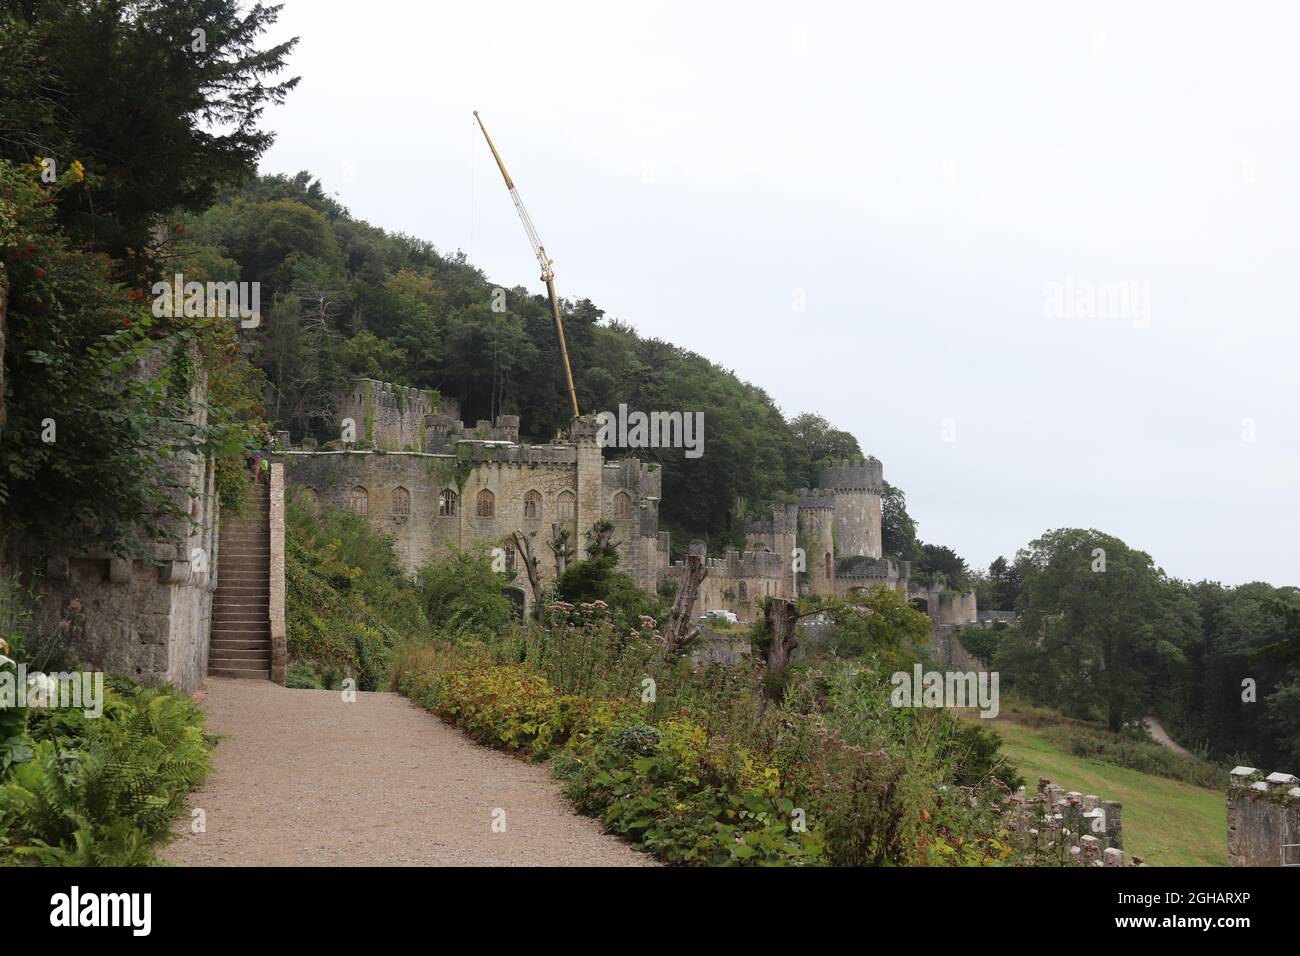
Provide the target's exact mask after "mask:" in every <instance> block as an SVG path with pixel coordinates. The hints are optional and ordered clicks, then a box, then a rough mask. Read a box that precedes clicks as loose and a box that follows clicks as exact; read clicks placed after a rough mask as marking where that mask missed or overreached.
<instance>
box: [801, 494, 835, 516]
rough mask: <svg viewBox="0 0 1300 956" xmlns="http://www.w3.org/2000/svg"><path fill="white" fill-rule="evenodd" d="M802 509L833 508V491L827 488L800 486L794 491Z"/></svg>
mask: <svg viewBox="0 0 1300 956" xmlns="http://www.w3.org/2000/svg"><path fill="white" fill-rule="evenodd" d="M794 494H795V497H796V498H797V499H798V501H799V508H800V509H801V510H804V511H814V510H831V511H833V510H834V509H835V492H834V491H832V490H830V489H828V488H800V489H799V490H798V491H796V492H795V493H794Z"/></svg>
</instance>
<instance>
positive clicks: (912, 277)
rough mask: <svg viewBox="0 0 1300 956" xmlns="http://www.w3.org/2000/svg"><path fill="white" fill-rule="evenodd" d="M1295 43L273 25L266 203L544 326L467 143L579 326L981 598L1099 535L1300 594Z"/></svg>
mask: <svg viewBox="0 0 1300 956" xmlns="http://www.w3.org/2000/svg"><path fill="white" fill-rule="evenodd" d="M1298 30H1300V13H1297V8H1296V7H1295V5H1294V4H1287V3H1226V2H1225V3H1218V4H1213V5H1211V4H1195V3H1183V2H1179V3H1173V2H1170V3H1149V4H1134V3H1131V2H1119V3H1108V2H1096V0H1089V2H1087V3H1083V2H1077V3H1072V4H1054V3H1044V2H1041V0H1040V2H1027V3H996V2H981V3H979V4H972V3H951V4H947V3H944V4H938V3H935V4H926V3H906V4H903V3H894V2H891V3H878V2H872V3H866V4H863V3H852V4H850V3H842V4H834V5H822V4H818V3H810V2H800V3H788V2H787V3H784V4H779V5H765V4H757V3H752V2H751V3H746V4H736V5H727V6H726V7H725V8H724V7H723V6H722V5H721V4H716V5H715V4H705V3H699V2H695V3H684V4H680V5H676V4H663V3H656V4H640V5H636V6H631V5H627V4H614V3H609V2H602V3H592V4H574V3H566V2H559V0H555V2H548V3H536V2H533V3H499V2H494V3H463V2H462V3H454V4H449V3H443V2H397V0H369V2H367V3H365V4H361V5H358V4H356V3H354V2H342V0H287V2H286V4H285V8H284V11H283V13H282V15H281V20H280V23H279V25H278V26H277V29H276V35H275V39H279V38H282V37H285V36H291V35H296V36H299V37H301V42H300V44H299V47H298V49H297V51H296V53H295V54H294V56H293V58H292V60H291V69H292V70H293V72H294V73H296V74H301V76H302V77H303V79H302V83H301V84H300V86H299V87H298V89H297V90H296V91H294V92H293V93H292V94H291V95H290V98H289V101H288V103H287V104H286V105H285V106H283V107H279V108H273V109H270V110H268V112H267V114H266V117H265V125H266V126H267V127H268V128H271V129H273V130H275V131H276V132H277V135H278V139H277V142H276V144H275V145H274V146H273V147H272V148H271V149H270V150H269V151H268V152H267V153H266V154H265V156H264V158H263V162H262V170H263V171H264V172H285V173H292V172H294V171H297V170H299V169H309V170H311V171H312V172H313V173H315V174H316V175H317V176H319V177H320V178H321V180H322V181H323V183H324V184H325V187H326V188H327V189H328V190H329V191H330V192H334V193H337V195H338V196H339V198H340V199H341V200H342V201H343V202H344V204H345V205H347V206H348V207H349V208H350V209H351V210H352V212H353V214H354V215H356V216H358V217H360V218H363V219H366V220H369V221H370V222H372V223H374V224H376V225H380V226H383V227H384V228H386V229H389V230H402V231H406V232H409V233H412V234H414V235H417V236H419V237H421V238H424V239H427V240H430V241H432V242H433V243H434V244H435V245H436V246H437V247H438V248H439V250H441V251H443V252H445V253H450V252H455V250H457V249H463V250H464V251H465V252H466V253H468V254H469V256H470V259H471V261H472V262H474V263H475V264H476V265H478V266H479V267H481V268H482V269H483V270H484V271H485V272H486V274H487V275H488V276H489V277H490V278H491V279H493V280H495V281H497V282H500V283H502V284H503V285H510V286H513V285H524V286H527V287H528V288H530V289H533V290H535V291H537V292H541V291H542V290H543V287H542V285H541V283H540V282H539V281H538V277H537V265H536V261H535V260H534V259H533V257H532V255H531V252H530V250H529V247H528V244H527V240H526V238H525V236H524V233H523V231H522V228H521V227H520V224H519V222H518V220H517V218H516V217H515V213H514V209H513V207H512V206H511V204H510V201H509V198H508V195H507V194H506V192H505V189H504V187H503V185H502V183H501V180H500V177H499V174H498V173H497V171H496V169H495V167H494V166H493V165H492V160H491V156H490V154H489V153H488V152H487V148H486V146H485V144H484V143H483V141H482V137H481V135H480V134H479V133H478V131H477V128H476V127H475V126H474V125H473V118H472V111H473V110H475V109H477V110H479V111H480V112H481V113H482V115H483V118H484V120H485V122H486V123H487V124H488V130H489V131H490V132H491V133H492V136H493V138H494V139H495V141H496V143H497V146H498V148H499V149H500V150H501V151H502V153H503V156H504V158H505V160H506V163H507V166H508V167H509V169H510V172H511V175H512V176H513V177H514V179H515V182H516V185H517V186H518V188H519V190H520V193H521V194H522V196H523V199H524V202H525V203H526V204H527V206H528V209H529V212H530V213H531V214H532V217H533V219H534V221H535V222H536V224H537V227H538V230H539V231H540V233H541V236H542V240H543V242H544V243H545V244H546V247H547V250H548V252H550V254H551V255H552V256H553V257H554V259H555V271H556V277H557V278H556V281H557V284H558V287H559V290H560V294H561V295H563V296H566V297H569V298H579V297H588V298H590V299H592V300H593V301H594V302H595V303H596V304H597V305H598V306H600V307H601V308H603V309H605V311H606V313H607V315H608V316H611V317H617V318H619V319H621V320H623V321H625V322H628V323H630V324H631V325H633V326H635V327H636V328H637V329H638V330H639V331H640V332H641V333H642V334H644V335H648V336H657V337H660V338H663V339H667V340H669V341H672V342H674V343H677V344H679V345H682V346H685V347H687V348H690V349H693V350H695V351H697V352H700V353H702V354H704V355H706V356H708V357H709V358H710V359H712V360H714V361H716V362H719V363H720V364H722V365H724V366H726V367H728V368H731V369H734V370H735V371H736V373H737V374H738V375H740V376H741V377H742V378H744V379H747V380H749V381H752V382H754V383H756V384H758V385H761V386H762V387H763V388H765V389H766V390H767V391H768V392H769V394H771V395H772V396H773V397H774V399H775V400H776V402H777V403H778V404H779V405H780V407H781V409H782V410H783V411H784V412H785V413H786V414H787V415H794V414H798V413H800V412H804V411H815V412H818V413H820V414H822V415H824V416H826V417H827V418H828V419H830V420H831V421H832V422H833V423H834V424H835V425H836V426H838V427H840V428H844V429H847V430H849V431H851V432H852V433H853V434H854V435H856V436H857V438H858V440H859V441H860V442H861V444H862V447H863V450H864V451H866V452H867V453H869V454H874V455H876V456H877V457H878V458H880V459H881V460H882V461H883V462H884V469H885V477H886V478H887V479H888V480H889V481H891V482H893V483H894V484H896V485H899V486H900V487H902V488H903V489H904V490H905V491H906V493H907V499H908V509H909V511H910V512H911V514H912V515H913V517H915V518H916V519H917V521H918V522H919V525H920V529H919V530H920V534H921V537H922V538H923V539H925V540H927V541H933V542H938V543H943V544H948V545H950V546H952V547H954V548H956V549H957V551H958V552H959V553H961V554H962V555H963V556H964V557H966V559H967V561H968V562H969V563H970V564H971V565H972V566H973V567H983V566H986V565H987V564H988V562H989V561H991V560H992V559H993V558H995V557H997V556H998V555H999V554H1005V555H1007V556H1008V557H1009V556H1011V555H1012V554H1013V553H1014V552H1015V550H1016V549H1017V548H1018V547H1021V546H1023V545H1024V544H1025V543H1026V542H1027V541H1029V540H1030V539H1032V538H1034V537H1035V536H1037V535H1038V534H1039V533H1041V532H1042V531H1043V530H1045V529H1047V528H1052V527H1063V526H1078V527H1096V528H1100V529H1102V530H1104V531H1107V532H1109V533H1112V534H1115V535H1118V536H1119V537H1121V538H1123V539H1124V540H1125V541H1127V542H1128V543H1129V544H1130V545H1133V546H1135V547H1139V548H1141V549H1143V550H1146V551H1148V552H1149V553H1151V554H1152V556H1153V557H1154V558H1155V560H1156V563H1157V564H1159V565H1161V566H1162V567H1164V568H1165V569H1166V570H1167V571H1169V572H1170V573H1171V574H1174V575H1176V576H1179V577H1184V578H1193V579H1200V578H1210V579H1214V580H1220V581H1223V582H1225V583H1230V584H1237V583H1242V582H1245V581H1250V580H1268V581H1271V582H1273V583H1274V584H1300V555H1298V552H1297V543H1298V542H1300V510H1298V509H1297V507H1296V504H1297V493H1296V492H1297V478H1298V477H1300V391H1298V389H1297V366H1298V365H1300V348H1297V346H1300V321H1298V320H1300V267H1298V266H1300V187H1298V186H1297V174H1298V173H1300V111H1298V107H1297V93H1300V58H1298V57H1297V56H1296V49H1295V38H1296V36H1297V35H1298ZM1093 293H1097V294H1098V295H1097V296H1096V297H1094V296H1093ZM1105 293H1113V295H1110V296H1107V295H1106V294H1105ZM1119 293H1128V294H1127V295H1120V294H1119ZM801 306H802V311H800V307H801ZM704 411H705V412H706V421H705V425H706V429H705V441H706V444H705V452H706V453H707V448H708V445H707V437H708V431H707V409H706V410H704Z"/></svg>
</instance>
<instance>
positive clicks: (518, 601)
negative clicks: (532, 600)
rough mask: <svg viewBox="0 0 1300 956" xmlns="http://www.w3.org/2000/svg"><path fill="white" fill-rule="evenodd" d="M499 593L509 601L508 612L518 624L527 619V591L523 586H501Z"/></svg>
mask: <svg viewBox="0 0 1300 956" xmlns="http://www.w3.org/2000/svg"><path fill="white" fill-rule="evenodd" d="M501 593H502V594H504V595H505V597H506V600H507V601H509V602H510V613H511V614H513V615H514V617H515V620H516V621H518V622H519V623H520V624H522V623H524V621H526V620H528V592H527V591H525V590H524V589H523V588H516V587H507V588H502V589H501Z"/></svg>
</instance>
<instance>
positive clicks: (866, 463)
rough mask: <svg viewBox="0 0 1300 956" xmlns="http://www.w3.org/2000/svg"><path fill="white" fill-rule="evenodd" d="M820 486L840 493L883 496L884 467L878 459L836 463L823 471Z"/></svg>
mask: <svg viewBox="0 0 1300 956" xmlns="http://www.w3.org/2000/svg"><path fill="white" fill-rule="evenodd" d="M820 485H821V487H822V488H828V489H831V490H833V491H836V492H839V493H858V494H875V495H878V494H882V493H883V492H884V485H885V472H884V466H883V465H881V463H880V460H879V459H878V458H864V459H862V460H861V461H835V462H832V463H831V464H829V465H827V466H826V467H825V468H823V469H822V473H821V479H820Z"/></svg>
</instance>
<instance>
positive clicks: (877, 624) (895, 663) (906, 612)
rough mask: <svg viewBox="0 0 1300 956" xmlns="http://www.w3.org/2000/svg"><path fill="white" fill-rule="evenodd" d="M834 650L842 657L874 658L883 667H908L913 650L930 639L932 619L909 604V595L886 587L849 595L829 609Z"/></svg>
mask: <svg viewBox="0 0 1300 956" xmlns="http://www.w3.org/2000/svg"><path fill="white" fill-rule="evenodd" d="M829 614H830V617H831V625H832V628H831V640H830V648H831V650H832V651H833V652H834V653H835V654H837V655H838V656H840V657H845V658H857V657H863V656H865V655H868V654H870V655H873V656H875V657H876V658H878V659H879V660H880V662H881V666H882V667H889V668H892V669H894V670H897V669H899V668H904V667H908V666H910V665H911V663H912V661H913V660H914V657H913V654H912V650H911V649H912V647H913V646H914V645H918V644H922V643H924V642H925V641H927V640H928V639H929V634H930V618H929V617H928V616H926V614H925V613H924V612H922V611H918V610H916V609H915V608H913V607H911V606H910V605H909V604H908V603H907V597H906V595H903V594H900V593H899V592H898V591H895V590H894V589H893V588H887V587H884V586H883V585H877V586H875V587H872V588H871V589H870V590H869V591H868V592H867V593H865V594H850V595H849V596H848V597H846V598H845V599H844V600H843V601H841V602H838V603H837V604H835V605H834V606H832V607H831V608H830V609H829Z"/></svg>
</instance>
